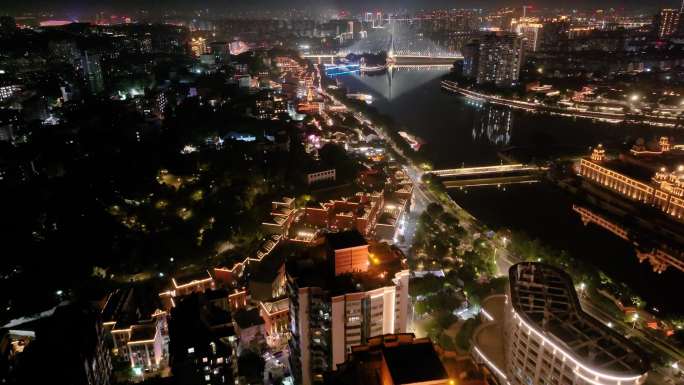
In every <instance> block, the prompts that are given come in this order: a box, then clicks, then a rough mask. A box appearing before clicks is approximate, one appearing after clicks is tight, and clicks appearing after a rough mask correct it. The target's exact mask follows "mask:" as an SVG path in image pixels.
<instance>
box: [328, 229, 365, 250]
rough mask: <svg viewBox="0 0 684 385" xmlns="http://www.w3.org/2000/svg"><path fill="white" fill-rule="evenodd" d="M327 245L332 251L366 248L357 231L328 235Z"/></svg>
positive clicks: (361, 236) (362, 238) (363, 239)
mask: <svg viewBox="0 0 684 385" xmlns="http://www.w3.org/2000/svg"><path fill="white" fill-rule="evenodd" d="M326 239H327V241H328V244H329V245H330V247H331V248H332V249H333V250H341V249H348V248H351V247H358V246H366V245H368V242H366V238H364V237H363V235H361V233H359V232H358V231H357V230H351V231H343V232H340V233H330V234H327V235H326Z"/></svg>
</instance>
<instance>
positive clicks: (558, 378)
mask: <svg viewBox="0 0 684 385" xmlns="http://www.w3.org/2000/svg"><path fill="white" fill-rule="evenodd" d="M509 282H510V283H509V287H508V292H507V294H506V295H497V296H493V297H489V298H487V299H485V301H483V306H482V309H483V311H482V314H483V317H484V321H485V323H484V324H482V325H481V326H480V327H478V329H476V331H475V334H474V336H473V356H474V358H475V360H476V361H477V362H478V363H479V364H481V365H483V366H484V367H485V368H486V370H485V372H487V373H489V375H490V378H491V379H492V380H493V381H494V382H495V383H498V384H500V385H542V384H545V385H546V384H549V385H553V384H556V385H640V384H643V383H644V381H645V380H646V376H647V372H648V370H649V364H648V362H647V360H646V359H645V358H644V356H643V354H642V352H641V351H640V350H639V349H638V348H637V347H636V345H634V344H633V343H631V342H630V341H629V340H628V339H626V338H625V337H623V336H622V335H620V334H619V333H617V332H615V331H614V330H613V329H611V328H609V327H607V326H605V325H603V324H602V323H601V322H599V321H597V320H596V319H594V318H592V317H591V316H589V315H588V314H586V313H584V312H583V311H582V308H581V306H580V303H579V300H578V297H577V293H576V292H575V288H574V286H573V283H572V279H571V278H570V276H569V275H568V274H567V273H565V272H564V271H562V270H560V269H557V268H555V267H552V266H549V265H545V264H542V263H534V262H523V263H519V264H516V265H513V266H512V267H511V269H510V270H509Z"/></svg>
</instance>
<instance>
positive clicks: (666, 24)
mask: <svg viewBox="0 0 684 385" xmlns="http://www.w3.org/2000/svg"><path fill="white" fill-rule="evenodd" d="M680 17H681V12H680V11H679V10H677V9H671V8H667V9H663V10H661V11H660V16H659V20H658V36H659V37H661V38H665V37H668V36H672V35H674V34H675V33H676V32H677V30H678V29H679V19H680Z"/></svg>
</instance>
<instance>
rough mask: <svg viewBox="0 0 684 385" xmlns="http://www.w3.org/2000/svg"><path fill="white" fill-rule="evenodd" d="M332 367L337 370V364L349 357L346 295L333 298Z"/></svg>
mask: <svg viewBox="0 0 684 385" xmlns="http://www.w3.org/2000/svg"><path fill="white" fill-rule="evenodd" d="M331 317H332V319H331V321H332V326H331V339H332V346H331V350H332V367H333V369H334V370H337V365H338V364H341V363H343V362H344V361H345V360H346V358H347V353H346V346H345V341H344V340H345V318H346V314H345V300H344V296H340V297H334V298H333V299H332V315H331Z"/></svg>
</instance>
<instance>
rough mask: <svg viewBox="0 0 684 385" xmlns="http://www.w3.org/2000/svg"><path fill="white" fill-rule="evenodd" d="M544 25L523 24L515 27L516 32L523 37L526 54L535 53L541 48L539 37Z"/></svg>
mask: <svg viewBox="0 0 684 385" xmlns="http://www.w3.org/2000/svg"><path fill="white" fill-rule="evenodd" d="M542 27H543V26H542V24H539V23H530V22H522V23H518V24H517V25H516V26H515V32H517V33H518V34H519V35H520V36H521V37H522V43H523V49H524V51H525V52H535V51H537V48H538V47H539V40H540V39H539V35H540V32H541V29H542Z"/></svg>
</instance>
